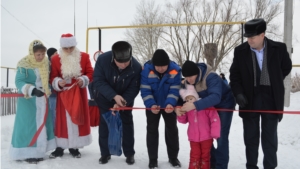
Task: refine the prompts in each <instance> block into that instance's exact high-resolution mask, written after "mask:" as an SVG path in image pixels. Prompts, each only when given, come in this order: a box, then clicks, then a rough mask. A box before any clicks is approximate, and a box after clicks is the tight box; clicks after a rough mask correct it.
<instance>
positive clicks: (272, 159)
mask: <svg viewBox="0 0 300 169" xmlns="http://www.w3.org/2000/svg"><path fill="white" fill-rule="evenodd" d="M260 119H261V145H262V150H263V153H264V158H263V166H264V169H275V168H276V166H277V155H276V153H277V148H278V138H277V126H278V116H277V114H270V113H252V112H251V116H250V117H248V118H243V126H244V143H245V146H246V159H247V163H246V168H247V169H258V167H257V159H258V149H259V139H260Z"/></svg>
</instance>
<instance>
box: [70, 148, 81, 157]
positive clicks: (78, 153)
mask: <svg viewBox="0 0 300 169" xmlns="http://www.w3.org/2000/svg"><path fill="white" fill-rule="evenodd" d="M69 151H70V154H71V155H72V156H73V157H74V158H81V154H80V152H79V150H78V149H74V148H69Z"/></svg>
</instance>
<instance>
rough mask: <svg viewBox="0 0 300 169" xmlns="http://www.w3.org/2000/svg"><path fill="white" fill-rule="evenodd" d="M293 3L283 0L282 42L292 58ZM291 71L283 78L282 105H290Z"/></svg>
mask: <svg viewBox="0 0 300 169" xmlns="http://www.w3.org/2000/svg"><path fill="white" fill-rule="evenodd" d="M293 3H294V0H284V36H283V42H284V43H285V44H286V47H287V51H288V53H289V55H290V58H291V59H292V53H293V46H292V37H293V13H294V11H293ZM291 84H292V82H291V73H290V74H289V75H288V76H287V77H286V78H285V79H284V87H285V93H284V106H285V107H289V106H290V93H291Z"/></svg>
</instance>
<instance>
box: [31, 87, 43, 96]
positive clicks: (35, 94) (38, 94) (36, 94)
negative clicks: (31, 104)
mask: <svg viewBox="0 0 300 169" xmlns="http://www.w3.org/2000/svg"><path fill="white" fill-rule="evenodd" d="M44 94H45V93H43V92H42V91H40V90H38V89H36V88H34V89H33V90H32V93H31V95H32V96H37V97H42V96H44Z"/></svg>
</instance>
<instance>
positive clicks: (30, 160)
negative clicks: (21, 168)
mask: <svg viewBox="0 0 300 169" xmlns="http://www.w3.org/2000/svg"><path fill="white" fill-rule="evenodd" d="M25 161H26V162H27V163H29V164H37V163H38V162H39V160H38V159H37V158H27V159H25Z"/></svg>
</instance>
